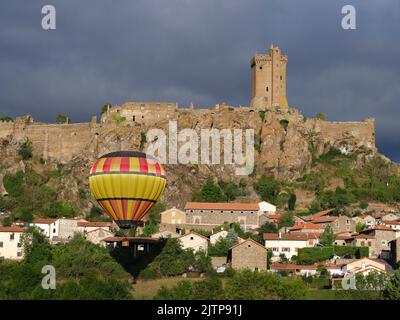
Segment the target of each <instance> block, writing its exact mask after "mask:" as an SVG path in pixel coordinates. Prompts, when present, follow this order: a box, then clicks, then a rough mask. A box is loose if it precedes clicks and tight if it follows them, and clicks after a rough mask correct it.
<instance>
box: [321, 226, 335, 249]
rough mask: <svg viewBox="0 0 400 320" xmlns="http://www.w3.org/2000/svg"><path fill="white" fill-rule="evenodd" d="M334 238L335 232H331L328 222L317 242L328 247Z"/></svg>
mask: <svg viewBox="0 0 400 320" xmlns="http://www.w3.org/2000/svg"><path fill="white" fill-rule="evenodd" d="M335 239H336V236H335V233H334V232H333V229H332V227H331V226H330V225H329V224H328V225H327V226H326V227H325V230H324V231H323V232H322V233H321V235H320V237H319V243H320V244H321V245H322V246H324V247H330V246H332V245H333V243H334V242H335Z"/></svg>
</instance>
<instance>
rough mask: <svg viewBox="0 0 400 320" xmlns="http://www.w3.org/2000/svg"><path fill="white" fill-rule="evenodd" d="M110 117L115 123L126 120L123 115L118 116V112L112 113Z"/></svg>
mask: <svg viewBox="0 0 400 320" xmlns="http://www.w3.org/2000/svg"><path fill="white" fill-rule="evenodd" d="M112 119H113V120H114V121H115V122H117V123H121V122H124V121H125V120H126V118H125V117H123V116H120V115H119V114H113V115H112Z"/></svg>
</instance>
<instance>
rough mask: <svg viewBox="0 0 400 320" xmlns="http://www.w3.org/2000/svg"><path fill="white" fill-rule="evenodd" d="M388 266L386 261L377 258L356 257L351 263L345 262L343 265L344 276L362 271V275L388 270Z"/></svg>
mask: <svg viewBox="0 0 400 320" xmlns="http://www.w3.org/2000/svg"><path fill="white" fill-rule="evenodd" d="M387 269H388V266H387V264H386V263H385V262H384V261H380V260H376V259H369V258H362V259H355V260H353V261H351V262H350V263H347V264H345V265H344V266H343V267H342V273H343V276H345V277H346V276H347V275H350V274H357V273H361V274H362V275H364V276H365V275H367V274H368V273H370V272H371V271H377V272H387V271H388V270H387Z"/></svg>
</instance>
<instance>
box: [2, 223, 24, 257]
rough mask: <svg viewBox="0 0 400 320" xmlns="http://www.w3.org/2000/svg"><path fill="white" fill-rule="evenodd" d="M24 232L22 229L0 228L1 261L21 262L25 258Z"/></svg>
mask: <svg viewBox="0 0 400 320" xmlns="http://www.w3.org/2000/svg"><path fill="white" fill-rule="evenodd" d="M24 230H25V229H24V228H21V227H0V259H1V258H3V259H11V260H21V259H22V258H23V248H22V242H21V240H22V239H21V236H22V234H23V233H24Z"/></svg>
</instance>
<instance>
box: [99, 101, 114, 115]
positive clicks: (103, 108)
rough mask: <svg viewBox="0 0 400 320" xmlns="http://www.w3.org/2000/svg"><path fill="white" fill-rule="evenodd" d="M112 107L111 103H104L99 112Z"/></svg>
mask: <svg viewBox="0 0 400 320" xmlns="http://www.w3.org/2000/svg"><path fill="white" fill-rule="evenodd" d="M111 107H112V104H111V103H106V104H104V105H103V106H102V107H101V114H103V113H105V112H107V110H108V109H110V108H111Z"/></svg>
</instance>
